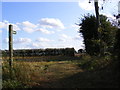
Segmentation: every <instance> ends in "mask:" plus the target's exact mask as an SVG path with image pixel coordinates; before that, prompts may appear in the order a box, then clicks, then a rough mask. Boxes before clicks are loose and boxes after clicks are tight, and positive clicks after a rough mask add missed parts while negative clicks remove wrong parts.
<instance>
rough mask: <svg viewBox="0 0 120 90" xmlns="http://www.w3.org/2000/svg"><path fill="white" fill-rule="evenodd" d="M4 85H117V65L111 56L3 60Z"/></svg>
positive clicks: (43, 86) (80, 86)
mask: <svg viewBox="0 0 120 90" xmlns="http://www.w3.org/2000/svg"><path fill="white" fill-rule="evenodd" d="M2 67H3V68H2V69H3V88H117V87H119V85H118V72H117V71H115V70H114V69H115V68H116V64H113V63H112V60H111V59H110V58H109V57H107V58H98V57H94V58H93V57H90V56H84V57H79V59H78V58H77V60H76V58H74V59H73V58H72V60H67V59H66V60H62V59H61V60H51V61H50V60H49V61H42V62H37V61H32V62H28V61H14V63H13V69H12V77H10V76H11V75H10V72H9V66H8V62H3V66H2Z"/></svg>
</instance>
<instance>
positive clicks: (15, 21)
mask: <svg viewBox="0 0 120 90" xmlns="http://www.w3.org/2000/svg"><path fill="white" fill-rule="evenodd" d="M88 1H89V0H79V1H76V2H68V1H67V2H48V1H47V2H28V1H27V2H14V0H12V1H11V2H6V1H4V0H3V2H2V3H0V6H1V12H2V16H1V20H0V36H1V37H0V38H1V39H0V49H8V25H9V24H12V25H13V29H14V31H16V32H17V34H15V35H13V48H14V49H39V48H44V49H45V48H72V47H74V48H75V50H78V49H81V48H84V44H83V38H82V35H81V34H80V33H78V31H79V28H80V27H79V26H77V25H76V24H79V23H81V18H83V16H84V15H85V14H86V15H87V14H88V13H90V14H95V11H94V3H93V1H92V0H91V3H88ZM115 1H119V0H111V1H110V0H108V1H107V2H102V1H100V2H99V7H100V8H99V10H100V13H101V14H104V15H107V16H108V17H109V18H112V19H115V18H114V17H113V14H117V11H118V10H117V9H118V7H117V2H115ZM102 5H103V6H104V9H103V10H102V9H101V7H102ZM1 46H2V47H1Z"/></svg>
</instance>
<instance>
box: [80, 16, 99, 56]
mask: <svg viewBox="0 0 120 90" xmlns="http://www.w3.org/2000/svg"><path fill="white" fill-rule="evenodd" d="M96 22H97V20H96V18H95V16H94V15H89V14H88V15H87V16H84V18H82V23H80V24H79V26H81V28H80V31H79V32H80V33H82V35H83V38H84V44H85V49H86V52H87V53H88V54H90V55H95V54H98V53H99V44H98V43H96V44H94V43H95V42H99V37H98V31H97V28H96V26H97V24H96Z"/></svg>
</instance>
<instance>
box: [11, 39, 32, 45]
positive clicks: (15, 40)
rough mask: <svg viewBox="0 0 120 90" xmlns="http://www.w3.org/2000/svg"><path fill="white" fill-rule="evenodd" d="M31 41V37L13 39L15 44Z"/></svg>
mask: <svg viewBox="0 0 120 90" xmlns="http://www.w3.org/2000/svg"><path fill="white" fill-rule="evenodd" d="M31 41H32V40H31V39H30V38H18V39H14V40H13V42H14V43H15V44H23V43H31Z"/></svg>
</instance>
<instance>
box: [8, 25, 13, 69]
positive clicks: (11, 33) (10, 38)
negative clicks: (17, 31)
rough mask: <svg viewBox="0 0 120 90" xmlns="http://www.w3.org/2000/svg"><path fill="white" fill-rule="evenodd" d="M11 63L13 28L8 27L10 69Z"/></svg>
mask: <svg viewBox="0 0 120 90" xmlns="http://www.w3.org/2000/svg"><path fill="white" fill-rule="evenodd" d="M12 63H13V26H12V25H9V65H10V68H12Z"/></svg>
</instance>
